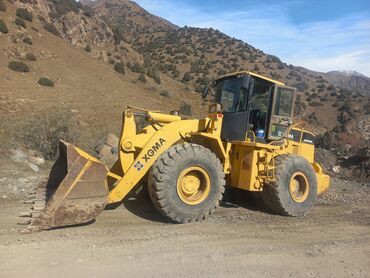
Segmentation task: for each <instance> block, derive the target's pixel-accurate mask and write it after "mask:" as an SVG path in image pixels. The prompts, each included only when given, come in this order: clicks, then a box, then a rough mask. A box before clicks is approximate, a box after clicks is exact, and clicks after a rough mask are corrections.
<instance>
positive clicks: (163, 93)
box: [159, 90, 171, 97]
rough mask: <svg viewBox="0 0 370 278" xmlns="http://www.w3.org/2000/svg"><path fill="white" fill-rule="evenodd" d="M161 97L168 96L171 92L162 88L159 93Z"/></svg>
mask: <svg viewBox="0 0 370 278" xmlns="http://www.w3.org/2000/svg"><path fill="white" fill-rule="evenodd" d="M159 94H160V95H161V96H162V97H170V96H171V93H170V92H169V91H167V90H163V91H161V92H160V93H159Z"/></svg>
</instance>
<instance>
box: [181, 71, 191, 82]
mask: <svg viewBox="0 0 370 278" xmlns="http://www.w3.org/2000/svg"><path fill="white" fill-rule="evenodd" d="M192 79H193V76H192V75H191V73H190V72H186V73H185V74H184V76H183V78H182V82H184V83H186V82H189V81H191V80H192Z"/></svg>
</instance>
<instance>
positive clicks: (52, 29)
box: [44, 23, 60, 37]
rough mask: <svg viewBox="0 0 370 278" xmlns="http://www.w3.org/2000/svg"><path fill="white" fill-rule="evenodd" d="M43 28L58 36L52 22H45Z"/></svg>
mask: <svg viewBox="0 0 370 278" xmlns="http://www.w3.org/2000/svg"><path fill="white" fill-rule="evenodd" d="M44 29H45V30H46V31H49V32H50V33H52V34H54V35H55V36H58V37H59V36H60V34H59V31H58V29H57V27H55V25H54V24H53V23H46V24H45V25H44Z"/></svg>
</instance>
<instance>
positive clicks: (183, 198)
mask: <svg viewBox="0 0 370 278" xmlns="http://www.w3.org/2000/svg"><path fill="white" fill-rule="evenodd" d="M148 189H149V195H150V198H151V200H152V202H153V204H154V206H155V207H156V208H157V209H158V210H159V211H160V212H161V213H162V214H163V215H165V216H166V217H168V218H169V219H171V220H172V221H175V222H178V223H188V222H195V221H200V220H203V219H205V218H206V217H207V216H208V215H209V214H211V213H212V212H213V211H214V209H215V208H216V207H218V206H219V203H220V201H221V199H222V195H223V193H224V191H225V174H224V171H223V167H222V164H221V162H220V160H219V159H218V158H217V156H216V155H215V154H214V153H213V152H211V151H210V150H209V149H207V148H205V147H203V146H201V145H196V144H189V143H184V144H179V145H175V146H172V147H171V148H170V149H168V150H167V151H166V152H164V153H163V154H162V155H161V156H160V157H159V158H158V159H157V161H156V162H155V163H154V165H153V166H152V167H151V170H150V173H149V178H148Z"/></svg>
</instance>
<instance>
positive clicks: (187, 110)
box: [180, 102, 192, 116]
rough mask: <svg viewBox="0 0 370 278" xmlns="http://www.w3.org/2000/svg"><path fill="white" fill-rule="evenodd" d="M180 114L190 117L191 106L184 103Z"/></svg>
mask: <svg viewBox="0 0 370 278" xmlns="http://www.w3.org/2000/svg"><path fill="white" fill-rule="evenodd" d="M180 113H181V114H183V115H187V116H190V115H191V114H192V110H191V105H190V104H188V103H185V102H183V103H182V104H181V106H180Z"/></svg>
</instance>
